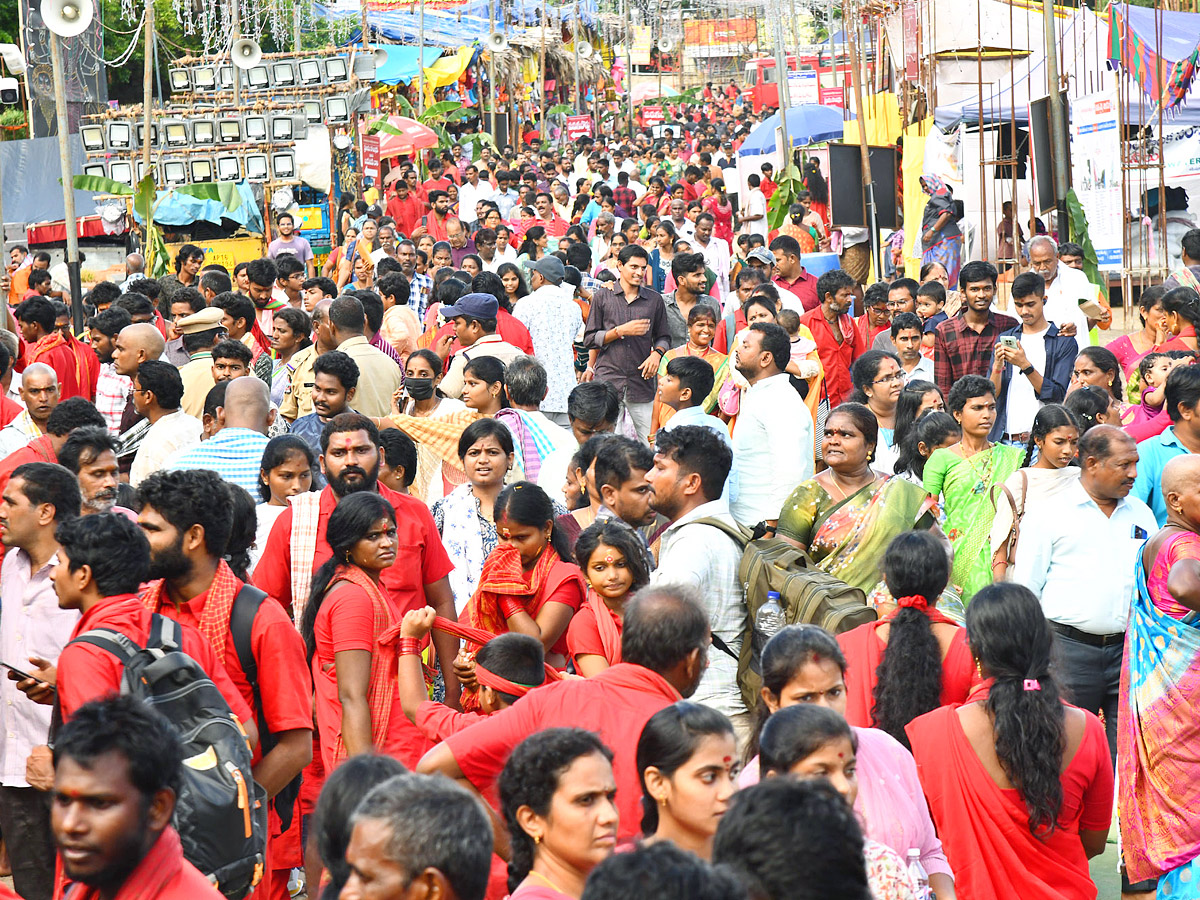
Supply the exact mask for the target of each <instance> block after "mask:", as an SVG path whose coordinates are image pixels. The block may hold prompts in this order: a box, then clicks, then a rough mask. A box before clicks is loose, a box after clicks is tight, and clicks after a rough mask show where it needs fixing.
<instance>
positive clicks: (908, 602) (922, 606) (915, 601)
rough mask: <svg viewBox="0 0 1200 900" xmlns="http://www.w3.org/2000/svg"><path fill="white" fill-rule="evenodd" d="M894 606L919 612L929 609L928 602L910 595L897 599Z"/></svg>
mask: <svg viewBox="0 0 1200 900" xmlns="http://www.w3.org/2000/svg"><path fill="white" fill-rule="evenodd" d="M896 605H897V606H900V607H905V608H912V609H919V610H920V611H921V612H925V610H927V609H929V601H928V600H926V599H925V598H924V597H922V596H920V595H919V594H910V595H909V596H907V597H897V598H896Z"/></svg>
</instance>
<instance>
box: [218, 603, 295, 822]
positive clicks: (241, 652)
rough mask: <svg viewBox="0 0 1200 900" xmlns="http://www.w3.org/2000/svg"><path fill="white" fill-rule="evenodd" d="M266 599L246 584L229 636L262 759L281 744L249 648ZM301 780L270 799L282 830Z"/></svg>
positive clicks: (291, 811)
mask: <svg viewBox="0 0 1200 900" xmlns="http://www.w3.org/2000/svg"><path fill="white" fill-rule="evenodd" d="M266 599H268V598H267V595H266V593H264V592H263V591H260V590H259V589H258V588H256V587H254V586H253V585H250V584H243V585H242V589H241V590H240V591H238V593H237V596H236V597H234V598H233V612H231V613H230V614H229V633H230V634H231V635H232V637H233V646H234V649H235V650H236V651H237V657H238V663H240V664H241V667H242V673H243V674H244V675H245V676H246V680H247V681H249V682H250V687H251V688H252V689H253V691H254V718H255V719H256V721H257V722H258V746H259V748H260V749H261V750H262V756H266V755H267V754H268V753H270V752H271V751H272V750H274V749H275V745H276V744H278V743H279V738H278V736H277V735H276V734H275V733H274V732H271V731H268V730H267V725H266V722H267V716H266V713H265V712H264V711H263V700H262V691H261V690H260V689H259V686H258V660H256V659H255V658H254V648H253V647H252V646H251V645H250V638H251V636H252V635H253V633H254V617H255V616H256V615H258V608H259V607H260V606H262V604H263V601H264V600H266ZM301 778H302V776H301V775H297V776H296V777H295V778H293V779H292V780H291V781H290V782H288V784H287V786H286V787H284V789H283V790H281V791H280V792H279V793H278V794H276V795H275V796H274V797H273V798H272V799H271V803H272V804H273V805H274V807H275V813H276V814H277V815H278V816H279V824H280V829H281V830H282V831H287V830H288V828H290V827H291V824H292V813H293V812H294V810H295V807H296V800H297V799H298V798H299V797H300V781H301Z"/></svg>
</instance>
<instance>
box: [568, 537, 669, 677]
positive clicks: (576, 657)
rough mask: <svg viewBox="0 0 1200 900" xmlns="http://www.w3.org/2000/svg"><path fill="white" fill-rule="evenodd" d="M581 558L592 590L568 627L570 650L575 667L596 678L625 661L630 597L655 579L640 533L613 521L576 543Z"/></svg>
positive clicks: (580, 564)
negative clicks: (624, 635) (623, 642)
mask: <svg viewBox="0 0 1200 900" xmlns="http://www.w3.org/2000/svg"><path fill="white" fill-rule="evenodd" d="M575 559H576V561H577V562H578V563H579V568H581V569H582V570H583V577H584V579H585V580H586V581H587V583H588V593H587V600H586V601H585V602H584V604H583V606H582V607H580V609H579V612H577V613H576V614H575V616H574V617H573V618H572V619H571V624H570V626H569V627H568V628H567V649H568V650H569V651H570V657H571V660H572V662H573V663H574V664H575V672H576V673H577V674H579V675H582V676H584V677H585V678H591V677H592V676H593V675H598V674H600V673H601V672H603V671H604V670H605V669H607V668H608V667H609V666H615V665H616V664H617V663H619V662H620V661H621V624H622V622H623V621H624V619H625V601H626V600H628V599H629V596H630V595H631V594H632V593H633V592H634V591H636V590H638V589H639V588H641V587H645V586H646V585H647V584H649V583H650V572H649V571H647V569H646V561H645V560H646V554H645V553H644V552H643V551H642V549H641V547H639V546H638V536H637V534H636V533H635V532H634V531H633V529H631V528H629V527H627V526H625V525H624V524H622V523H620V522H616V521H613V520H606V521H602V522H596V523H595V524H594V525H590V526H588V528H587V529H585V530H584V532H583V533H582V534H581V535H580V536H579V540H578V542H576V544H575Z"/></svg>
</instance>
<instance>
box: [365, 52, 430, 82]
mask: <svg viewBox="0 0 1200 900" xmlns="http://www.w3.org/2000/svg"><path fill="white" fill-rule="evenodd" d="M378 49H380V50H383V51H384V52H385V53H387V57H388V59H387V62H386V63H384V64H383V65H382V66H377V67H376V68H375V81H376V82H378V83H380V84H401V83H404V84H407V83H408V82H410V81H412V80H413V79H414V78H416V77H417V75H418V74H420V67H421V65H423V66H424V67H425V68H428V67H429V66H431V65H433V63H434V62H436V61H437V59H438V57H439V56H441V55H442V48H441V47H426V48H425V52H424V53H423V54H421V62H420V64H419V63H418V60H417V48H416V47H409V46H406V45H404V44H380V45H378Z"/></svg>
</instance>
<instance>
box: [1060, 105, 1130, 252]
mask: <svg viewBox="0 0 1200 900" xmlns="http://www.w3.org/2000/svg"><path fill="white" fill-rule="evenodd" d="M1120 140H1121V126H1120V107H1119V105H1118V103H1117V95H1116V93H1115V92H1102V93H1098V94H1088V95H1087V96H1085V97H1080V98H1079V99H1077V100H1072V101H1071V166H1072V169H1073V171H1072V172H1071V181H1072V183H1073V184H1074V186H1075V193H1076V195H1077V196H1078V197H1079V202H1080V203H1081V204H1082V205H1083V211H1084V212H1085V213H1087V220H1088V237H1090V238H1091V239H1092V246H1093V247H1095V248H1096V258H1097V259H1098V260H1099V263H1100V268H1102V269H1114V268H1117V269H1119V268H1120V267H1121V264H1122V261H1121V245H1122V239H1121V238H1122V235H1121V222H1122V220H1123V215H1122V212H1121V144H1120Z"/></svg>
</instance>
